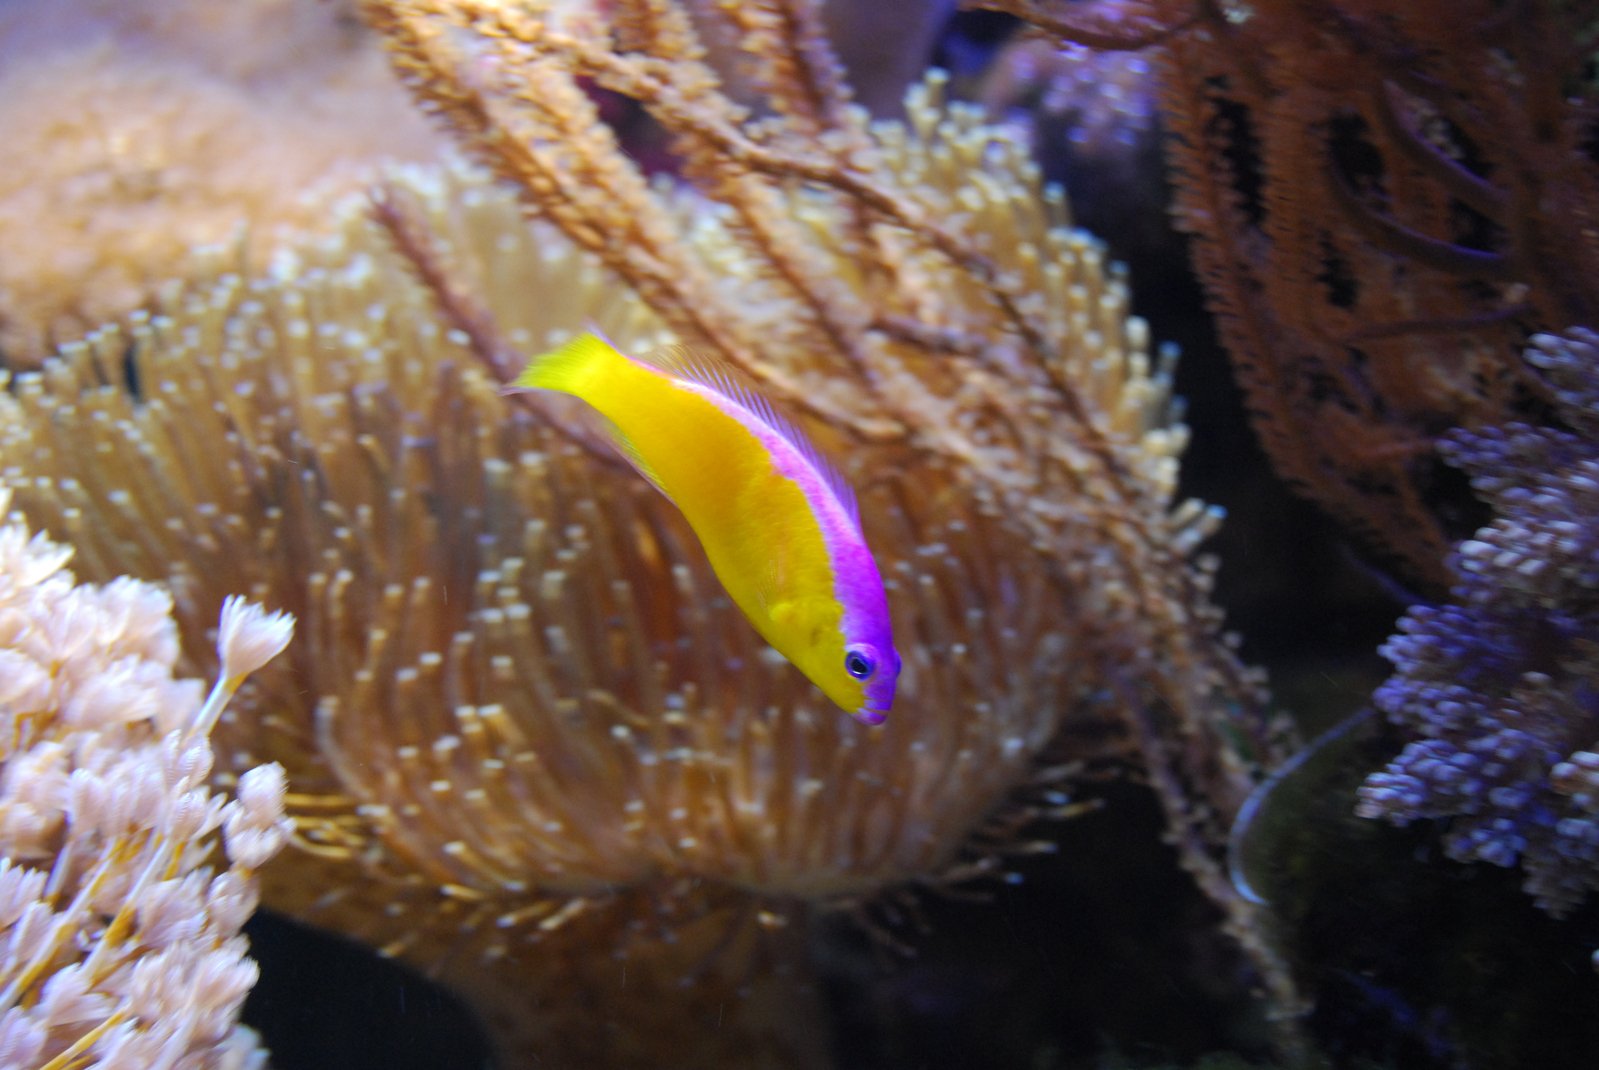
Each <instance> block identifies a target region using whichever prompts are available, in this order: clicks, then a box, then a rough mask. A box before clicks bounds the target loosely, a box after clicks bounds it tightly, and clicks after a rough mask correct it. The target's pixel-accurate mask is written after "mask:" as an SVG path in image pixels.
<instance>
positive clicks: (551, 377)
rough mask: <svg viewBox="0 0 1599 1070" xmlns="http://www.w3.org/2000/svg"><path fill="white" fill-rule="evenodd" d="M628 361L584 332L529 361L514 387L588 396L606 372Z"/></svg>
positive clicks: (602, 342) (592, 334)
mask: <svg viewBox="0 0 1599 1070" xmlns="http://www.w3.org/2000/svg"><path fill="white" fill-rule="evenodd" d="M626 359H627V358H626V357H624V356H622V354H621V353H620V352H619V351H618V350H617V348H616V347H615V346H613V345H611V343H610V342H608V341H606V340H605V339H604V338H603V337H601V336H600V335H599V334H597V333H596V332H594V331H584V332H583V333H582V334H580V335H578V336H577V337H575V338H573V339H571V340H570V341H568V342H567V343H566V344H565V345H563V346H560V347H559V348H557V349H552V350H550V351H549V352H548V353H542V354H540V355H539V356H536V357H534V358H533V359H532V360H530V361H528V362H527V367H526V368H524V369H523V370H522V374H521V375H519V376H517V377H516V379H515V380H514V381H513V382H512V383H511V386H513V387H537V388H540V389H544V390H558V391H560V392H561V393H563V394H575V395H577V396H578V397H587V396H588V395H589V393H590V392H591V391H592V390H593V388H594V385H595V384H596V383H597V382H598V381H599V380H600V379H602V378H603V377H604V375H605V372H606V369H607V368H608V367H612V366H614V363H615V362H616V361H619V360H626Z"/></svg>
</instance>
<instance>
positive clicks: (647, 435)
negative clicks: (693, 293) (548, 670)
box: [512, 333, 900, 724]
mask: <svg viewBox="0 0 1599 1070" xmlns="http://www.w3.org/2000/svg"><path fill="white" fill-rule="evenodd" d="M512 385H513V386H516V387H534V388H542V389H547V390H556V391H560V392H562V393H566V394H571V395H574V396H576V397H578V398H581V399H582V400H583V401H585V402H587V403H588V404H589V405H590V406H591V407H592V408H594V409H595V410H596V411H598V412H599V414H600V415H601V416H603V417H604V418H605V421H606V423H607V425H608V429H609V430H610V432H611V434H612V436H613V438H614V439H615V441H616V444H617V446H618V448H619V449H621V451H622V452H623V453H624V454H625V455H626V456H627V458H628V459H629V460H630V461H631V462H632V463H633V465H634V467H636V468H637V469H638V470H639V471H640V472H642V473H643V474H644V476H645V477H646V478H648V479H649V480H650V481H651V482H652V483H654V484H655V486H656V487H657V488H659V489H660V490H661V491H662V492H663V493H664V494H665V495H666V496H667V497H668V498H670V499H671V500H672V502H673V503H674V504H676V505H677V507H678V508H679V509H680V510H682V512H683V515H684V517H685V518H686V519H687V520H688V522H689V526H690V527H692V528H693V529H694V533H695V535H697V536H698V537H699V540H700V544H701V545H702V546H703V547H704V549H705V554H706V557H707V558H709V560H710V563H711V567H712V569H714V570H715V572H716V576H717V578H718V579H719V580H721V582H722V585H723V586H724V587H725V588H726V589H727V593H728V594H729V595H730V596H731V597H732V599H733V601H734V603H736V604H737V605H738V607H739V609H741V610H743V612H744V615H745V616H746V617H748V618H749V620H750V623H751V624H753V625H754V626H755V629H756V631H758V632H760V634H761V636H762V637H763V638H764V639H765V640H766V641H767V642H768V643H770V644H771V645H772V646H773V647H775V648H776V649H777V650H778V652H779V653H781V654H782V655H783V656H784V657H786V658H788V660H789V661H790V662H792V663H793V664H794V665H795V666H796V667H797V668H799V670H800V671H801V672H803V673H804V674H805V675H806V676H808V677H809V678H810V679H811V681H812V682H813V683H815V684H816V686H818V687H820V688H821V689H822V691H823V692H825V693H826V695H827V696H828V698H830V699H832V700H833V701H834V702H836V703H838V705H839V706H841V707H843V708H844V709H845V710H847V711H849V712H850V713H851V714H852V715H853V716H855V717H856V718H857V719H858V720H860V721H862V722H864V723H866V724H881V723H882V722H883V720H884V719H885V716H886V714H887V713H888V711H889V708H890V707H891V706H892V705H893V701H894V687H895V683H896V681H897V678H898V676H899V668H900V659H899V655H898V653H897V652H896V651H895V649H894V639H893V632H892V629H891V626H890V621H889V615H888V600H887V597H886V596H885V594H884V592H883V581H882V577H881V575H880V574H879V573H878V570H877V563H876V561H875V560H874V559H873V557H872V554H871V550H870V549H868V547H867V545H866V540H865V538H864V537H863V536H862V534H861V527H860V520H859V516H858V514H857V512H856V508H855V501H854V496H853V495H852V494H851V493H850V491H849V488H848V487H847V486H846V485H845V483H844V481H843V479H842V478H841V477H840V476H839V475H838V474H837V473H836V472H834V471H833V470H832V468H831V467H830V466H829V465H828V464H827V462H826V461H825V460H823V459H822V457H821V455H820V454H819V453H817V451H816V449H815V447H814V446H812V445H811V444H810V443H809V441H807V440H806V439H805V437H804V436H803V435H802V434H801V433H800V432H799V430H798V429H796V428H795V427H793V426H792V425H791V424H789V423H788V422H787V421H785V420H784V419H783V418H782V417H780V416H778V415H777V414H776V412H775V411H773V409H772V408H771V406H770V404H768V403H767V402H766V401H765V400H764V399H763V398H761V397H759V396H758V395H756V394H755V393H754V392H753V391H750V390H749V389H747V388H745V387H743V386H741V385H739V384H738V383H737V382H736V381H735V380H734V379H732V378H731V377H730V376H729V375H728V374H727V373H726V372H725V371H723V370H722V369H721V368H719V367H717V366H715V365H713V364H709V363H707V362H705V361H703V360H700V359H697V358H695V357H693V356H692V355H690V354H688V353H687V352H686V351H678V352H674V353H668V354H667V355H666V356H663V357H661V358H659V359H658V360H654V361H644V360H636V359H633V358H630V357H628V356H627V355H625V354H623V353H621V352H620V351H619V350H617V349H616V348H615V347H614V346H612V345H611V344H610V343H609V342H608V341H606V340H605V339H604V338H602V337H600V336H599V335H597V334H594V333H587V334H583V335H580V336H578V337H577V338H574V339H573V340H572V341H570V342H568V343H567V344H566V345H564V346H562V347H561V348H559V349H556V350H553V351H552V352H549V353H546V354H544V355H542V356H538V357H534V358H533V360H532V361H530V362H529V364H528V366H527V369H526V370H525V371H524V372H523V373H522V375H521V376H520V377H519V378H518V379H517V380H516V381H515V383H513V384H512Z"/></svg>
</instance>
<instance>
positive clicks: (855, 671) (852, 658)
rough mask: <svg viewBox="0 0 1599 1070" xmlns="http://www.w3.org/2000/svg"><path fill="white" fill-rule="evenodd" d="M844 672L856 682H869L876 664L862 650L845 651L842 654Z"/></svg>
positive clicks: (875, 669)
mask: <svg viewBox="0 0 1599 1070" xmlns="http://www.w3.org/2000/svg"><path fill="white" fill-rule="evenodd" d="M844 671H845V672H847V673H849V674H850V675H851V676H853V677H855V679H857V680H869V679H871V676H872V674H873V673H874V672H876V671H877V662H876V661H874V660H873V659H872V656H871V655H870V654H867V653H866V652H865V651H863V650H855V649H850V650H846V651H845V652H844Z"/></svg>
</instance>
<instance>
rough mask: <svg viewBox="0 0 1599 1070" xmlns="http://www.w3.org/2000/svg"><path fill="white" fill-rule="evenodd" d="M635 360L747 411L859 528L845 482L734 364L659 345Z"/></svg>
mask: <svg viewBox="0 0 1599 1070" xmlns="http://www.w3.org/2000/svg"><path fill="white" fill-rule="evenodd" d="M637 359H638V360H639V361H641V362H642V363H644V364H648V365H650V366H651V367H653V368H656V369H658V370H660V371H662V372H665V373H666V374H667V375H670V376H672V377H674V378H677V379H682V380H684V381H686V382H690V383H693V384H695V385H696V386H701V387H704V388H705V389H706V390H709V391H711V392H712V393H714V394H716V395H717V396H719V397H722V398H725V399H726V400H728V401H730V402H732V403H733V404H735V405H738V406H740V407H741V408H743V409H745V410H746V411H748V412H749V413H750V414H751V415H753V416H754V417H755V418H756V419H757V420H759V421H760V422H761V423H762V424H763V425H765V426H766V427H767V428H769V429H770V430H771V431H772V432H773V433H774V434H776V435H778V436H779V437H781V438H782V439H783V440H784V441H785V442H787V443H788V444H789V445H790V446H792V447H794V449H795V450H796V451H797V452H798V453H799V455H800V456H801V457H804V458H805V460H806V461H807V462H809V463H810V466H811V467H812V468H814V469H815V470H816V473H817V475H819V476H821V477H822V482H824V483H825V484H827V487H828V489H829V490H831V491H832V492H833V496H834V497H835V498H837V499H838V502H839V504H840V505H842V506H843V507H844V512H845V514H846V515H848V516H849V518H850V521H851V522H852V523H853V524H854V525H855V527H856V528H857V529H858V528H859V527H860V526H861V515H860V505H859V503H858V502H856V500H855V491H854V490H853V489H852V488H851V487H850V485H849V484H848V483H847V482H845V481H844V476H843V475H842V474H841V473H840V472H839V471H838V469H837V468H835V467H833V463H832V462H831V461H829V460H828V459H827V458H826V457H824V456H823V455H822V451H821V450H819V449H817V448H816V444H815V443H814V442H812V441H811V439H810V436H809V435H807V434H806V433H805V432H804V431H801V430H800V429H799V426H798V425H796V424H795V423H794V421H792V420H790V419H789V418H788V417H786V416H784V415H782V414H781V413H779V412H778V411H777V409H775V408H774V407H773V406H772V403H771V402H770V401H768V400H767V399H766V398H765V397H764V396H763V395H762V394H761V393H760V392H759V391H757V390H756V389H755V388H754V387H753V386H750V385H749V383H748V382H746V381H745V379H744V376H743V374H742V373H741V372H740V371H739V370H738V369H737V368H735V367H734V366H733V365H731V364H729V363H727V362H726V361H724V360H721V359H720V358H718V357H715V356H711V355H708V354H706V353H702V352H699V351H698V350H694V349H691V348H689V347H688V346H684V345H672V346H662V347H660V348H659V349H654V350H651V351H650V352H648V353H646V354H644V355H643V356H641V357H639V358H637Z"/></svg>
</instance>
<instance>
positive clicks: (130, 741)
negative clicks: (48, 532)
mask: <svg viewBox="0 0 1599 1070" xmlns="http://www.w3.org/2000/svg"><path fill="white" fill-rule="evenodd" d="M10 498H11V495H10V493H9V492H8V491H6V490H4V489H3V488H0V517H4V515H5V512H6V510H7V508H8V507H9V504H10ZM70 556H71V551H70V550H68V549H66V548H64V547H62V546H59V545H57V544H56V543H53V542H50V541H49V540H48V539H46V538H45V537H44V536H42V535H40V536H32V537H30V535H29V532H28V529H27V528H26V527H24V526H23V524H22V523H21V522H20V520H18V519H15V518H13V519H11V520H9V521H7V522H5V523H3V524H0V732H3V736H0V1065H4V1066H7V1067H42V1068H45V1070H67V1068H69V1067H77V1066H86V1065H94V1066H99V1067H106V1068H112V1067H116V1068H127V1070H133V1068H140V1070H155V1068H163V1070H165V1068H171V1067H179V1066H181V1067H193V1068H196V1070H199V1068H214V1070H243V1068H248V1067H259V1066H262V1065H264V1063H265V1055H264V1053H262V1052H261V1051H260V1050H259V1049H258V1048H257V1046H256V1042H255V1038H254V1034H253V1033H252V1032H251V1031H250V1030H248V1029H246V1028H244V1027H242V1026H239V1025H237V1024H236V1023H237V1020H238V1015H239V1008H240V1006H241V1005H242V1004H243V1002H244V997H245V995H246V994H247V993H248V992H249V990H250V987H251V985H253V984H254V983H255V976H256V968H255V964H254V963H253V962H251V961H250V959H248V958H247V957H246V956H245V951H246V945H245V940H244V938H243V937H242V936H240V935H239V930H240V927H241V926H242V925H243V924H244V922H245V921H246V920H247V919H248V918H249V916H250V914H251V913H252V912H253V911H254V909H255V904H256V897H257V880H258V878H257V875H256V871H257V870H258V869H260V867H261V866H262V865H263V864H264V863H265V862H266V861H267V860H268V859H270V858H271V857H272V856H273V855H274V854H276V853H277V851H278V849H279V848H280V847H281V846H282V844H283V842H284V840H285V839H286V837H287V835H288V832H289V826H288V822H287V821H286V819H285V818H284V816H283V798H284V778H283V769H282V767H280V766H277V765H264V766H258V767H256V768H254V769H251V770H249V771H247V772H245V773H244V774H243V775H242V776H241V777H239V778H238V781H237V784H236V787H235V792H234V794H235V798H234V799H233V800H231V801H230V800H228V799H226V798H225V797H223V796H221V795H216V794H213V793H212V792H211V791H210V790H209V789H208V788H207V786H206V782H207V778H208V776H209V774H210V771H211V762H212V753H211V744H210V740H209V738H208V737H209V733H210V731H211V728H212V726H213V725H214V724H215V721H216V718H217V716H218V715H219V714H220V713H221V711H222V708H223V706H224V705H225V704H226V703H227V701H228V699H229V698H230V697H231V696H232V694H233V693H234V691H235V690H236V689H237V688H238V686H239V685H240V683H242V682H243V680H244V678H245V677H246V676H247V675H248V674H250V673H251V672H253V671H255V670H256V669H258V668H260V667H261V665H263V664H264V663H266V662H267V661H268V660H270V659H271V658H272V657H274V656H275V655H276V654H277V653H278V651H280V650H281V649H282V648H283V645H284V644H285V643H286V642H287V641H288V638H289V632H290V629H291V627H292V624H291V622H290V621H288V620H287V619H286V618H283V617H281V616H280V615H276V614H271V615H269V614H265V613H263V612H262V611H261V610H260V609H259V608H257V607H255V606H252V605H248V604H246V603H244V602H243V601H242V600H238V599H235V600H230V601H229V602H228V603H227V604H226V605H225V606H224V607H223V610H222V622H221V627H220V629H219V631H220V634H219V636H218V640H217V651H218V654H219V656H220V659H221V662H222V669H221V671H220V673H219V678H218V681H217V684H216V686H215V687H214V688H212V689H211V692H210V694H206V693H205V691H204V689H203V688H202V686H201V684H200V682H199V681H197V680H184V679H174V678H173V675H172V669H173V665H174V662H175V660H176V658H177V655H178V637H177V634H176V629H175V627H174V624H173V621H172V618H171V616H170V615H169V614H170V610H171V607H172V602H171V599H170V598H169V597H168V596H167V595H166V594H165V593H164V592H162V591H161V590H159V589H158V588H155V587H152V586H150V585H148V584H145V583H141V582H139V581H137V580H129V579H118V580H113V581H112V582H110V583H108V584H106V585H105V586H103V587H95V586H91V585H88V584H75V583H74V582H73V577H72V575H71V574H70V573H68V572H66V571H64V570H63V565H65V563H66V561H67V559H68V558H69V557H70ZM218 829H221V830H222V842H223V845H224V847H225V849H226V852H227V860H228V865H227V867H226V868H224V869H222V870H221V872H216V871H215V870H214V869H213V867H212V865H210V864H208V862H207V859H208V858H209V857H210V856H211V855H212V854H213V852H214V850H215V846H216V844H215V840H216V837H215V836H214V835H213V833H215V832H216V831H217V830H218Z"/></svg>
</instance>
